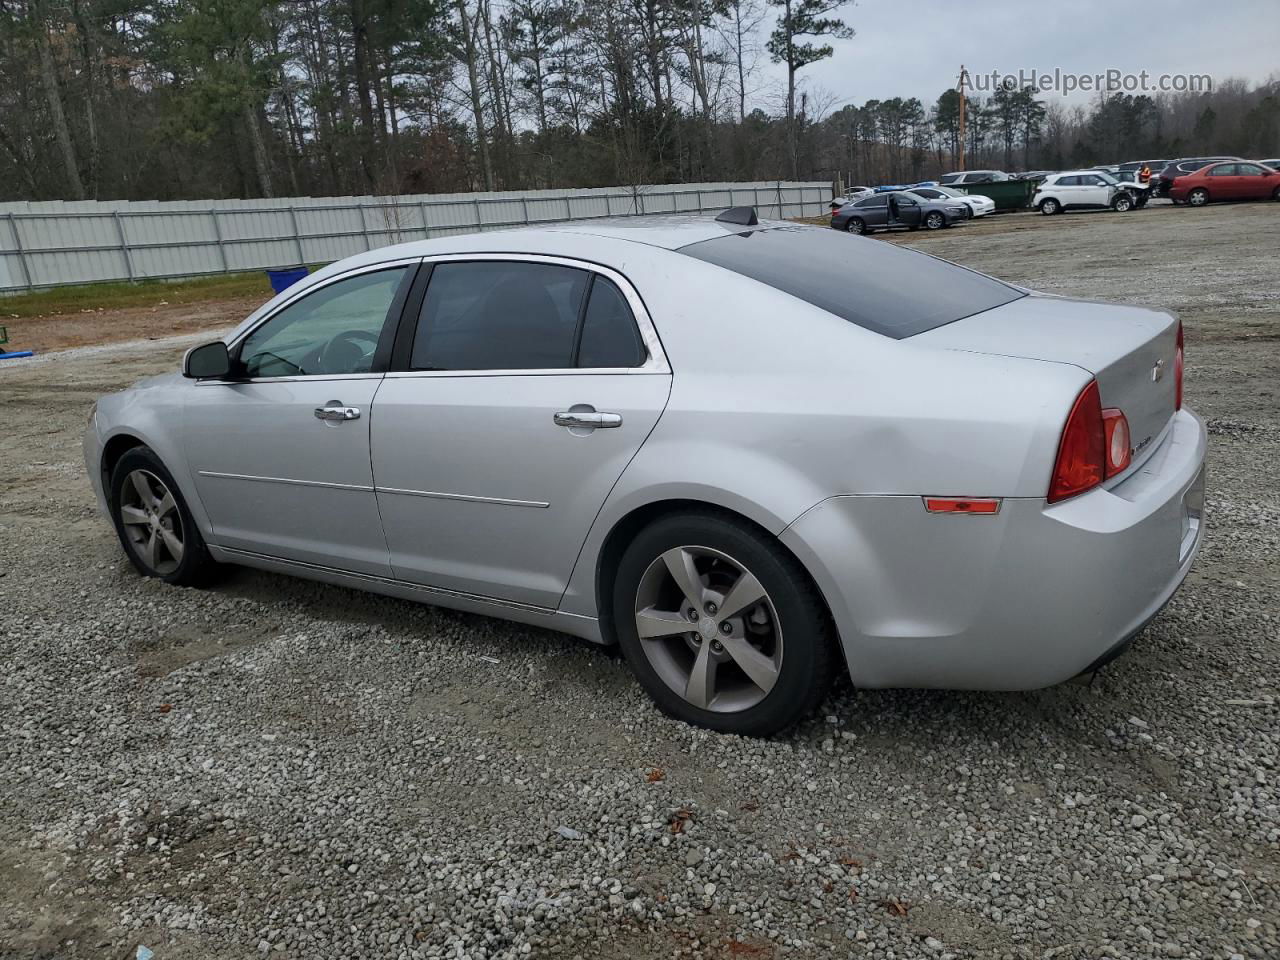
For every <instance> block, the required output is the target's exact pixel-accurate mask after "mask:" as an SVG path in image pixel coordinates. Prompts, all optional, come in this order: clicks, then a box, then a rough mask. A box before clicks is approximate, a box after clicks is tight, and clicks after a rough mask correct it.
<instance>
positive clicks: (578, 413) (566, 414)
mask: <svg viewBox="0 0 1280 960" xmlns="http://www.w3.org/2000/svg"><path fill="white" fill-rule="evenodd" d="M554 419H555V422H556V426H558V427H586V428H588V429H591V430H604V429H606V428H608V427H620V426H622V414H620V413H596V412H595V411H593V410H561V411H560V412H559V413H557V414H556V415H555V417H554Z"/></svg>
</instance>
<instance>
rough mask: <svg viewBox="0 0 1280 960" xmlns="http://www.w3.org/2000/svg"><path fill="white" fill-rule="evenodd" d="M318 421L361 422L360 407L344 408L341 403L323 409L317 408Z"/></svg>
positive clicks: (331, 404)
mask: <svg viewBox="0 0 1280 960" xmlns="http://www.w3.org/2000/svg"><path fill="white" fill-rule="evenodd" d="M316 419H317V420H359V419H360V408H359V407H344V406H342V405H341V404H339V403H328V404H326V405H325V406H323V407H316Z"/></svg>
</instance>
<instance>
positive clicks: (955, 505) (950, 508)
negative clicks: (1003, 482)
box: [924, 497, 1000, 514]
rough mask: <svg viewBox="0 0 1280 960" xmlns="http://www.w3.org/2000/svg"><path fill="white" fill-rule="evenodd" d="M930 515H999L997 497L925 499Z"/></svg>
mask: <svg viewBox="0 0 1280 960" xmlns="http://www.w3.org/2000/svg"><path fill="white" fill-rule="evenodd" d="M924 508H925V509H926V510H928V511H929V512H930V513H988V514H990V513H999V512H1000V499H999V497H925V498H924Z"/></svg>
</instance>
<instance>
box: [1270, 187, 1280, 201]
mask: <svg viewBox="0 0 1280 960" xmlns="http://www.w3.org/2000/svg"><path fill="white" fill-rule="evenodd" d="M1271 199H1272V200H1274V201H1276V203H1280V187H1276V188H1275V189H1274V190H1272V191H1271Z"/></svg>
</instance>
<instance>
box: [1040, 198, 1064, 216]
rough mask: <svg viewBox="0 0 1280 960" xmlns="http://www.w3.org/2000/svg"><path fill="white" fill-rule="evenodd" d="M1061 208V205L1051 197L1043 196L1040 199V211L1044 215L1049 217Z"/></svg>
mask: <svg viewBox="0 0 1280 960" xmlns="http://www.w3.org/2000/svg"><path fill="white" fill-rule="evenodd" d="M1061 210H1062V206H1061V205H1060V204H1059V203H1058V201H1057V200H1055V199H1053V197H1045V198H1044V199H1043V200H1041V201H1040V212H1041V213H1043V214H1044V215H1045V216H1046V217H1051V216H1053V215H1054V214H1055V213H1058V212H1059V211H1061Z"/></svg>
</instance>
